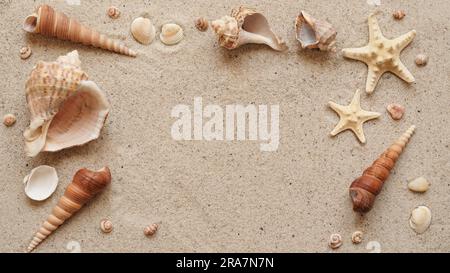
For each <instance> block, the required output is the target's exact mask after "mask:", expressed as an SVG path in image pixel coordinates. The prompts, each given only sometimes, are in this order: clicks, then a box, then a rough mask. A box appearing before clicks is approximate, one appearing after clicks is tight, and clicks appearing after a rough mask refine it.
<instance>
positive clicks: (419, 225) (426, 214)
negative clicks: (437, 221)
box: [409, 206, 431, 234]
mask: <svg viewBox="0 0 450 273" xmlns="http://www.w3.org/2000/svg"><path fill="white" fill-rule="evenodd" d="M430 224H431V210H430V209H429V208H428V207H426V206H418V207H416V208H415V209H413V211H412V212H411V217H410V218H409V226H410V227H411V228H412V229H413V230H414V231H415V232H416V233H418V234H422V233H424V232H425V231H426V230H427V229H428V228H429V227H430Z"/></svg>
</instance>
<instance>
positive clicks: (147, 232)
mask: <svg viewBox="0 0 450 273" xmlns="http://www.w3.org/2000/svg"><path fill="white" fill-rule="evenodd" d="M157 230H158V224H151V225H149V226H146V227H145V228H144V234H145V236H153V235H154V234H155V233H156V231H157Z"/></svg>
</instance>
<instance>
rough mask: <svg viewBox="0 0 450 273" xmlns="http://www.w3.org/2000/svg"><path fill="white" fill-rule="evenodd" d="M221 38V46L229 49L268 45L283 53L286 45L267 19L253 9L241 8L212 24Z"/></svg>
mask: <svg viewBox="0 0 450 273" xmlns="http://www.w3.org/2000/svg"><path fill="white" fill-rule="evenodd" d="M211 27H212V29H213V30H214V32H215V33H216V34H217V35H218V37H219V44H220V45H221V46H223V47H225V48H227V49H234V48H238V47H239V46H241V45H244V44H266V45H268V46H270V47H271V48H273V49H275V50H278V51H283V50H286V49H287V46H286V43H285V42H284V41H283V40H282V39H281V38H279V37H278V36H277V35H275V33H273V31H272V30H271V28H270V26H269V23H268V22H267V19H266V17H264V15H262V14H261V13H258V12H256V11H254V10H252V9H249V8H245V7H239V8H235V9H233V10H232V11H231V16H224V17H222V18H221V19H219V20H215V21H213V22H212V23H211Z"/></svg>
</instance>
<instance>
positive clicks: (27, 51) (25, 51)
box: [19, 46, 32, 60]
mask: <svg viewBox="0 0 450 273" xmlns="http://www.w3.org/2000/svg"><path fill="white" fill-rule="evenodd" d="M19 53H20V58H21V59H22V60H25V59H28V58H29V57H30V56H31V53H32V52H31V48H30V47H29V46H24V47H22V48H21V49H20V51H19Z"/></svg>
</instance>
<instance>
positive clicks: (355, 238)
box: [352, 230, 363, 244]
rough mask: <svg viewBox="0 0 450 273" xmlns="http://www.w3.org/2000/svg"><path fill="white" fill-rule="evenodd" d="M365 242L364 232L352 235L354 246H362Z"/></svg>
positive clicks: (356, 232)
mask: <svg viewBox="0 0 450 273" xmlns="http://www.w3.org/2000/svg"><path fill="white" fill-rule="evenodd" d="M362 240H363V232H362V231H359V230H358V231H355V232H353V234H352V242H353V243H354V244H360V243H361V242H362Z"/></svg>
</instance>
